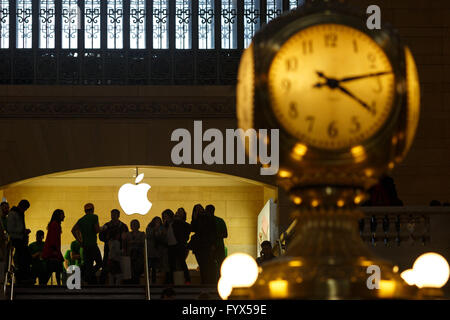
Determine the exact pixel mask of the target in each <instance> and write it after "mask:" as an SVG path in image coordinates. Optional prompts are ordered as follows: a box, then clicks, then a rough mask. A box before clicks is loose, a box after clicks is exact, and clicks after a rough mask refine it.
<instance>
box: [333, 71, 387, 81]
mask: <svg viewBox="0 0 450 320" xmlns="http://www.w3.org/2000/svg"><path fill="white" fill-rule="evenodd" d="M390 73H392V72H391V71H386V72H377V73H369V74H365V75H362V76H355V77H347V78H342V79H339V80H337V81H338V82H348V81H353V80H359V79H364V78H372V77H379V76H383V75H385V74H390Z"/></svg>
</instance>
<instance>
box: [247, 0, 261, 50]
mask: <svg viewBox="0 0 450 320" xmlns="http://www.w3.org/2000/svg"><path fill="white" fill-rule="evenodd" d="M260 19H261V10H260V7H259V1H257V0H245V1H244V47H245V48H247V47H248V46H249V45H250V43H251V42H252V39H253V36H254V34H255V33H256V31H258V29H259V26H260V22H261V20H260Z"/></svg>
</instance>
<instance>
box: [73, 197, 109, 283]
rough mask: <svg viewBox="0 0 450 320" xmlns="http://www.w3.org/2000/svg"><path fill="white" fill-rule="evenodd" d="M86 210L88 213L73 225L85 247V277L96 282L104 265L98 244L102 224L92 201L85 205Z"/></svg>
mask: <svg viewBox="0 0 450 320" xmlns="http://www.w3.org/2000/svg"><path fill="white" fill-rule="evenodd" d="M84 212H85V213H86V214H85V215H84V216H83V217H82V218H81V219H80V220H78V221H77V223H76V224H75V225H74V226H73V228H72V234H73V236H74V237H75V239H76V240H77V241H78V242H79V243H80V244H81V248H83V258H84V269H85V270H84V279H85V281H86V282H87V283H88V284H96V283H97V279H96V275H95V274H96V272H97V271H98V270H100V268H101V267H102V255H101V253H100V249H99V248H98V245H97V233H99V231H100V225H99V222H98V216H97V215H96V214H94V205H93V204H92V203H87V204H86V205H85V206H84ZM94 262H95V266H94Z"/></svg>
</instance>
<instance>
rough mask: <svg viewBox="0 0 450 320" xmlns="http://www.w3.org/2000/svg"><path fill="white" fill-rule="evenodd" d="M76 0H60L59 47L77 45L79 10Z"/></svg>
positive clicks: (79, 21) (70, 47)
mask: <svg viewBox="0 0 450 320" xmlns="http://www.w3.org/2000/svg"><path fill="white" fill-rule="evenodd" d="M79 11H80V8H79V7H78V4H77V0H62V11H61V29H62V30H61V31H62V32H61V37H62V38H61V47H62V48H63V49H76V48H77V47H78V29H79V28H80V27H81V12H79Z"/></svg>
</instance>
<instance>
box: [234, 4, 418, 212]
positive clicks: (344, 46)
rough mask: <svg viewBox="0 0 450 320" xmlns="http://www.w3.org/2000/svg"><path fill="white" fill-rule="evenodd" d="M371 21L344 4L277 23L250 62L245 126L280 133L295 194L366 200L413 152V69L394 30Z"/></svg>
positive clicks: (245, 62)
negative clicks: (339, 191) (332, 189)
mask: <svg viewBox="0 0 450 320" xmlns="http://www.w3.org/2000/svg"><path fill="white" fill-rule="evenodd" d="M365 21H366V17H365V16H364V15H360V14H356V13H355V12H354V10H352V9H349V8H343V6H342V5H341V4H338V3H337V2H334V1H331V2H315V3H313V4H312V5H311V4H309V5H305V6H304V7H303V8H301V9H299V10H296V11H294V12H291V13H290V14H288V15H285V16H283V17H281V18H280V19H276V20H274V21H273V22H271V23H270V24H269V25H267V26H266V27H265V28H263V29H262V30H261V31H260V32H259V33H258V34H256V35H255V37H254V40H253V42H252V45H251V46H250V47H249V48H248V49H247V50H246V51H245V52H244V54H243V57H242V60H241V65H240V69H239V77H238V78H239V79H238V86H237V113H238V119H239V126H240V127H241V128H243V129H249V128H255V129H259V128H265V129H279V130H280V168H281V170H280V172H279V177H278V178H279V184H280V186H282V187H283V188H285V189H286V190H288V191H291V190H294V189H299V188H303V187H308V188H310V187H312V186H314V185H317V186H321V187H322V186H348V187H349V188H356V189H359V190H360V191H363V190H365V189H367V188H369V187H370V186H371V185H373V184H375V183H376V182H377V178H378V177H379V176H381V175H382V174H383V173H385V172H386V171H387V170H391V169H392V168H393V167H394V166H395V164H396V163H399V162H400V161H401V160H402V159H403V157H404V156H405V154H406V151H407V150H408V148H409V147H410V143H411V141H412V140H413V137H414V133H415V129H416V127H417V119H418V111H417V112H414V111H412V110H418V107H416V108H411V105H413V104H416V105H418V102H417V101H418V99H419V98H418V94H414V93H412V92H418V85H416V87H417V88H415V87H414V83H417V77H415V78H414V75H416V74H417V73H414V70H415V64H414V60H413V59H412V56H408V52H409V51H408V50H407V49H406V47H405V46H404V45H402V43H401V40H400V39H399V37H398V35H397V33H396V32H395V30H393V29H391V28H384V29H381V30H368V29H367V27H366V24H365ZM408 57H409V58H408ZM407 70H409V71H408V74H409V76H408V77H407ZM409 79H411V81H409ZM408 81H409V82H408ZM413 113H414V114H413ZM407 119H409V120H407ZM408 141H409V142H408ZM408 143H409V144H408ZM294 193H295V195H294V196H293V198H298V197H301V196H300V195H299V194H298V192H297V191H296V192H291V195H292V194H294ZM353 193H354V194H353V195H354V197H357V199H358V200H357V202H358V201H359V200H362V196H363V195H362V194H359V193H358V192H357V191H355V192H353ZM362 193H363V192H362ZM309 194H310V193H309ZM307 197H309V196H307ZM311 197H312V196H311ZM303 200H305V197H303ZM310 200H311V201H314V199H312V198H311V199H310ZM335 200H336V199H335ZM341 200H342V199H341ZM311 201H309V200H308V201H306V202H305V201H303V204H305V205H306V204H310V202H311ZM333 201H334V200H333ZM336 201H337V200H336ZM346 201H347V200H346ZM297 202H298V201H297ZM315 203H316V202H315ZM340 203H342V202H340Z"/></svg>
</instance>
